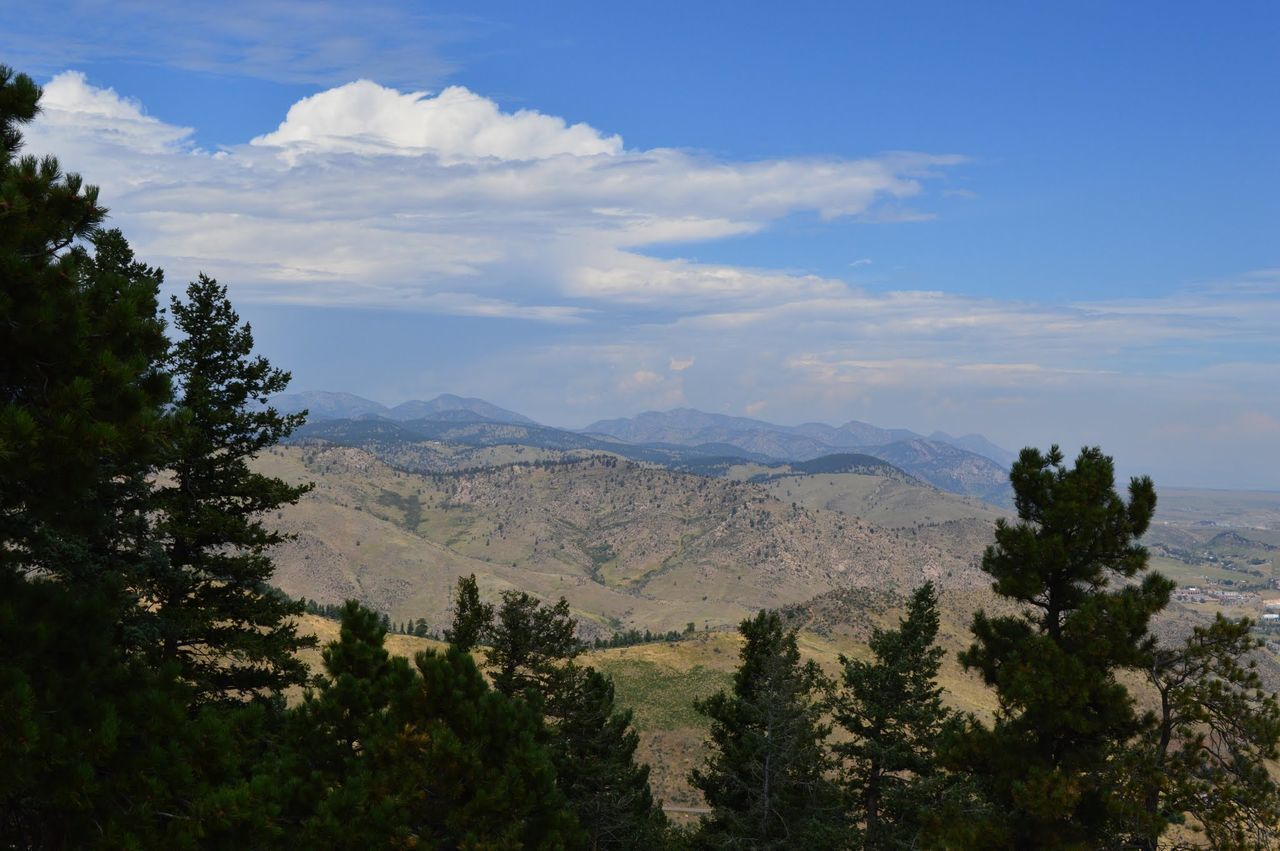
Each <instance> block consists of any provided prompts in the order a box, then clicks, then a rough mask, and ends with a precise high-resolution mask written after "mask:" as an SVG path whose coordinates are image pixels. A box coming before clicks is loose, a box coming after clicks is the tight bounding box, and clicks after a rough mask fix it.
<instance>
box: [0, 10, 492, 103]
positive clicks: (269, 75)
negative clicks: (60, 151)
mask: <svg viewBox="0 0 1280 851" xmlns="http://www.w3.org/2000/svg"><path fill="white" fill-rule="evenodd" d="M415 8H417V7H415V6H413V5H406V4H395V3H391V2H387V0H369V1H368V2H362V3H361V4H360V7H359V14H352V5H351V4H350V3H343V2H336V0H225V2H219V3H157V2H151V0H115V2H110V3H108V2H105V0H57V1H56V2H49V3H28V4H25V5H24V6H23V7H22V11H21V13H20V14H19V13H18V12H16V11H15V12H13V13H12V14H10V15H7V16H6V20H5V25H4V27H2V28H0V54H3V55H4V56H5V61H6V62H9V63H12V64H14V65H16V66H18V67H21V68H23V69H26V70H28V71H35V72H41V71H43V72H46V73H52V72H54V71H57V70H61V69H62V68H66V67H67V66H68V65H78V64H84V63H91V62H102V61H124V62H133V63H138V64H143V65H153V66H157V67H168V68H182V69H186V70H190V71H200V72H207V73H211V74H219V75H222V76H231V77H250V78H258V79H265V80H272V81H276V82H283V83H302V84H318V85H334V84H337V83H345V82H348V81H350V80H353V79H357V78H359V77H371V78H374V79H379V80H383V81H386V82H390V83H393V84H407V85H410V86H421V85H430V84H434V83H436V82H438V81H441V80H443V79H444V78H445V77H446V76H447V75H448V74H449V73H450V72H452V71H453V70H454V65H453V64H452V63H451V62H450V61H449V60H448V59H446V58H445V52H444V48H445V46H446V45H447V44H449V43H450V42H452V41H455V40H457V39H459V38H463V37H465V35H466V34H467V33H468V32H471V31H474V30H476V29H478V28H480V27H481V26H482V24H481V23H480V22H478V21H477V20H475V19H460V18H457V17H450V18H442V17H435V16H432V15H430V14H427V13H425V12H422V11H415ZM51 32H56V33H58V38H57V39H56V40H55V39H51V38H49V37H48V34H49V33H51Z"/></svg>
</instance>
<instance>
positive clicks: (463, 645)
mask: <svg viewBox="0 0 1280 851" xmlns="http://www.w3.org/2000/svg"><path fill="white" fill-rule="evenodd" d="M492 626H493V605H492V604H490V603H482V602H481V601H480V588H479V586H478V585H476V575H475V574H474V573H473V574H471V575H470V576H459V577H458V591H457V594H456V596H455V597H454V601H453V625H452V626H450V627H449V628H448V629H446V630H445V631H444V640H445V641H447V642H449V643H450V644H452V645H453V646H454V647H457V648H458V649H459V650H464V651H470V650H472V649H473V648H475V647H477V646H478V645H480V644H481V643H483V642H484V641H485V639H486V638H487V637H488V635H489V630H490V628H491V627H492Z"/></svg>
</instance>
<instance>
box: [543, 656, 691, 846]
mask: <svg viewBox="0 0 1280 851" xmlns="http://www.w3.org/2000/svg"><path fill="white" fill-rule="evenodd" d="M547 716H548V719H549V723H550V724H551V726H552V743H553V744H552V752H553V754H554V758H555V763H556V778H557V784H558V785H559V787H560V789H561V791H563V792H564V794H565V797H567V798H568V799H569V803H570V805H571V806H572V808H573V810H574V812H575V813H576V814H577V816H578V821H579V823H580V824H581V825H582V828H583V830H584V831H585V832H586V835H587V847H588V848H598V849H604V848H620V849H621V848H630V849H637V851H639V849H649V848H655V847H658V846H659V844H660V842H661V838H662V835H663V833H664V831H665V829H666V819H665V817H664V816H663V814H662V810H661V809H659V808H658V807H657V806H655V804H654V801H653V795H652V794H651V793H650V791H649V766H647V765H637V764H636V762H635V752H636V746H637V745H639V743H640V737H639V736H638V735H637V734H636V731H635V730H634V729H632V727H631V712H630V710H627V711H618V710H617V708H616V707H615V705H614V697H613V681H612V680H610V679H609V677H607V676H605V675H604V674H601V673H600V672H599V671H596V670H595V669H593V668H583V667H579V666H577V665H573V664H570V665H567V666H565V668H564V669H563V670H561V671H560V673H559V675H558V676H557V677H556V679H555V685H554V688H553V689H552V691H551V693H550V694H549V696H548V698H547Z"/></svg>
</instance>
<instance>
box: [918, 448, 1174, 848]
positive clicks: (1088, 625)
mask: <svg viewBox="0 0 1280 851" xmlns="http://www.w3.org/2000/svg"><path fill="white" fill-rule="evenodd" d="M1010 477H1011V480H1012V483H1013V489H1014V502H1015V505H1016V507H1017V511H1018V518H1019V519H1018V522H1017V523H1015V524H1010V523H1006V522H1004V521H1003V520H1002V521H999V522H997V524H996V532H995V543H994V544H993V545H992V546H990V547H988V549H987V551H986V554H985V555H984V556H983V560H982V568H983V570H985V571H986V572H987V573H988V574H990V575H991V576H992V577H993V578H994V580H995V582H994V584H993V588H994V590H995V591H996V593H997V594H999V595H1001V596H1002V597H1005V598H1008V599H1009V600H1011V601H1013V602H1015V603H1017V604H1018V605H1019V606H1021V607H1022V608H1023V613H1022V614H1016V615H1005V616H1000V617H991V616H988V615H986V614H985V613H983V612H978V613H977V614H976V615H975V616H974V619H973V626H972V631H973V634H974V637H975V641H974V643H973V645H972V646H971V647H970V648H969V649H968V650H967V651H965V652H964V653H962V654H961V657H960V658H961V662H962V663H963V664H964V665H965V667H967V668H969V669H972V670H976V671H978V672H979V673H980V674H981V676H982V678H983V680H984V681H985V682H986V683H987V684H988V685H990V686H992V687H994V689H995V691H996V695H997V697H998V699H999V710H998V712H997V714H996V717H995V721H994V724H993V725H992V726H990V727H987V726H984V725H982V724H979V723H977V722H976V721H973V720H970V721H969V722H968V723H966V725H965V727H964V729H963V730H962V731H961V732H959V733H957V734H956V735H955V736H953V737H949V741H948V743H947V745H946V746H945V747H944V757H945V758H944V762H945V763H948V764H949V766H950V767H952V768H954V769H956V770H958V771H963V772H968V773H969V774H970V775H971V776H972V778H973V780H974V781H975V782H976V783H977V784H978V786H979V788H980V789H981V791H982V794H983V796H984V797H985V798H986V800H987V802H988V804H989V806H988V807H986V808H984V809H983V810H982V811H981V813H980V814H976V815H969V816H968V817H963V818H961V817H951V818H946V819H943V820H941V821H940V824H939V828H940V832H941V834H942V835H943V836H944V837H945V838H946V842H947V844H950V845H958V846H962V847H982V848H996V847H1000V848H1017V849H1022V848H1085V847H1088V848H1105V847H1112V846H1113V845H1114V844H1115V843H1116V842H1117V841H1118V837H1119V836H1121V835H1122V833H1123V825H1124V823H1125V819H1126V815H1125V812H1124V809H1125V804H1124V799H1125V794H1124V793H1125V791H1126V787H1127V785H1128V783H1127V780H1126V778H1125V775H1124V772H1123V771H1122V770H1120V763H1121V762H1123V760H1122V759H1119V757H1120V756H1121V755H1122V754H1123V751H1124V748H1125V747H1126V746H1127V744H1128V742H1129V741H1130V740H1131V739H1132V738H1133V737H1134V736H1135V735H1137V734H1139V733H1140V732H1141V731H1142V729H1143V724H1144V722H1143V719H1142V718H1141V717H1140V716H1139V715H1138V713H1137V712H1136V710H1135V708H1134V702H1133V699H1132V698H1131V696H1130V695H1129V693H1128V691H1127V690H1126V688H1125V687H1124V686H1123V685H1122V684H1121V683H1120V682H1119V681H1117V679H1116V674H1117V672H1119V671H1122V670H1135V669H1141V668H1142V667H1145V666H1146V664H1147V663H1148V661H1149V659H1150V655H1151V642H1150V640H1149V639H1148V631H1147V629H1148V623H1149V621H1150V619H1151V616H1152V615H1153V614H1154V613H1155V612H1157V611H1159V610H1160V609H1161V608H1162V607H1163V606H1164V605H1165V604H1166V602H1167V600H1168V597H1169V592H1170V590H1171V588H1172V583H1170V582H1169V581H1168V580H1167V579H1165V578H1164V577H1162V576H1160V575H1159V574H1152V575H1147V576H1145V577H1142V578H1141V579H1140V580H1138V577H1139V575H1140V574H1142V573H1143V572H1144V571H1145V570H1146V568H1147V551H1146V549H1145V548H1144V547H1142V546H1141V545H1140V544H1139V543H1138V542H1137V539H1138V538H1139V537H1140V536H1141V535H1142V534H1143V533H1144V532H1145V531H1146V529H1147V526H1148V524H1149V523H1150V521H1151V516H1152V513H1153V512H1154V510H1155V503H1156V497H1155V490H1154V488H1153V487H1152V484H1151V480H1150V479H1147V478H1135V479H1133V480H1132V481H1131V483H1130V485H1129V500H1128V502H1127V503H1126V502H1125V501H1124V500H1123V499H1122V498H1121V497H1120V496H1119V495H1118V494H1117V493H1116V491H1115V485H1114V482H1115V476H1114V467H1113V464H1112V461H1111V459H1110V458H1109V457H1107V456H1105V455H1103V454H1102V452H1101V450H1099V449H1096V448H1091V449H1084V450H1082V451H1081V453H1080V455H1079V457H1078V458H1077V459H1076V462H1075V466H1074V467H1072V468H1070V469H1068V468H1067V467H1065V466H1064V463H1063V456H1062V453H1061V452H1060V451H1059V450H1058V448H1057V447H1056V446H1055V447H1053V448H1052V449H1051V450H1050V452H1049V453H1048V454H1047V455H1044V454H1041V453H1040V452H1038V451H1036V450H1034V449H1024V450H1023V452H1022V454H1021V456H1020V457H1019V459H1018V461H1017V463H1015V464H1014V466H1013V470H1012V472H1011V475H1010ZM1121 580H1135V581H1132V582H1126V583H1123V584H1118V587H1114V588H1113V587H1112V583H1113V582H1115V583H1120V581H1121ZM939 841H941V840H939Z"/></svg>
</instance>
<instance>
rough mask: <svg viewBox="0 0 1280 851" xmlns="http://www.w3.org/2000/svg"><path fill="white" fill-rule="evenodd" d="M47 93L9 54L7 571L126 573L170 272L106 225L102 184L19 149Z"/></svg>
mask: <svg viewBox="0 0 1280 851" xmlns="http://www.w3.org/2000/svg"><path fill="white" fill-rule="evenodd" d="M39 97H40V89H39V87H37V86H36V85H35V84H34V83H33V82H32V81H31V79H30V78H29V77H27V76H26V75H24V74H17V75H15V74H14V73H13V71H12V70H10V69H9V68H7V67H4V66H0V316H3V317H4V321H3V322H0V352H3V356H0V465H3V467H2V468H0V471H2V472H3V475H0V541H2V542H3V546H0V569H11V570H17V571H19V572H22V573H38V574H41V575H44V576H55V577H59V578H62V579H83V580H86V581H97V580H98V579H102V580H104V581H108V582H113V581H115V580H116V579H118V577H119V573H120V570H121V569H122V565H121V564H120V563H119V562H118V559H117V556H119V555H120V554H121V553H122V552H128V551H131V550H132V551H135V552H136V551H138V550H145V548H146V545H145V542H144V541H140V540H139V538H140V529H139V525H138V522H137V521H138V518H139V517H140V516H141V515H142V511H141V508H140V506H139V505H138V499H137V497H138V493H139V489H138V482H140V481H145V476H146V474H147V473H149V472H151V471H153V470H154V469H155V465H156V461H157V457H158V453H159V450H160V447H161V446H162V444H163V440H162V438H163V433H164V421H165V416H164V412H163V406H164V405H165V403H166V402H167V401H168V400H169V398H170V395H171V391H170V387H169V380H168V377H167V376H166V375H165V373H164V371H163V369H162V366H163V358H164V352H165V350H166V349H167V347H168V340H167V339H166V337H165V334H164V322H163V320H162V319H161V318H160V316H159V313H158V289H159V285H160V274H159V272H158V271H157V270H154V269H150V268H147V267H145V266H143V265H142V264H138V263H135V262H133V258H132V255H131V254H129V253H128V246H127V244H126V243H125V242H124V238H123V237H122V236H121V235H120V234H119V232H117V231H105V232H104V231H102V230H101V229H100V227H99V226H100V224H101V222H102V221H103V219H104V217H105V216H106V210H105V209H104V208H103V207H101V206H100V205H99V204H98V191H97V189H96V188H95V187H93V186H87V185H85V183H84V182H83V180H82V179H81V178H80V176H79V175H76V174H64V173H63V172H62V171H61V169H60V167H59V165H58V161H57V160H56V159H54V158H53V157H44V158H43V159H37V158H35V157H31V156H19V152H20V150H21V148H22V133H21V125H23V124H25V123H27V122H29V121H30V120H31V119H32V118H33V117H34V116H35V114H36V112H37V104H38V101H39ZM104 559H105V560H107V561H111V562H113V563H111V564H104V563H103V562H104Z"/></svg>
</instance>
